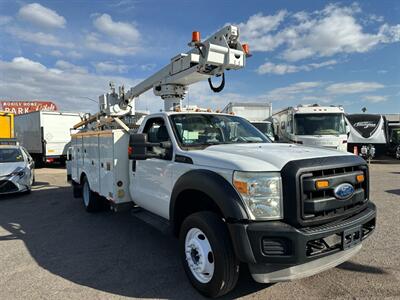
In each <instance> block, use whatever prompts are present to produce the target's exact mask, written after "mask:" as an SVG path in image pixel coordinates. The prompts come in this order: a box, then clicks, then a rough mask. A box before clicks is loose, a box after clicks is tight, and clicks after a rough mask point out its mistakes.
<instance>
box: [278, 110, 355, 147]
mask: <svg viewBox="0 0 400 300" xmlns="http://www.w3.org/2000/svg"><path fill="white" fill-rule="evenodd" d="M272 118H273V123H274V126H275V133H276V134H277V135H278V137H279V139H280V141H282V142H288V143H295V144H303V145H305V146H312V147H325V148H330V149H336V150H340V151H344V152H346V151H347V134H346V123H345V118H344V109H343V107H341V106H319V105H318V104H314V105H298V106H297V107H288V108H285V109H283V110H281V111H279V112H277V113H274V114H273V116H272Z"/></svg>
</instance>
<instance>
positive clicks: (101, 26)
mask: <svg viewBox="0 0 400 300" xmlns="http://www.w3.org/2000/svg"><path fill="white" fill-rule="evenodd" d="M93 25H94V27H95V28H96V29H97V30H98V31H99V32H102V33H104V34H106V35H108V36H110V37H112V38H120V39H121V41H129V42H130V43H135V42H137V41H138V40H139V38H140V33H139V30H137V28H136V27H135V26H134V25H132V24H129V23H125V22H114V21H113V20H112V18H111V16H110V15H108V14H102V15H101V16H99V17H97V18H95V19H94V21H93Z"/></svg>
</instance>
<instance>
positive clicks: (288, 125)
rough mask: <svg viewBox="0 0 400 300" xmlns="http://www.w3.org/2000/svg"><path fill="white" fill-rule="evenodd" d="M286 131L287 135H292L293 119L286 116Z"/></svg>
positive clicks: (290, 116)
mask: <svg viewBox="0 0 400 300" xmlns="http://www.w3.org/2000/svg"><path fill="white" fill-rule="evenodd" d="M286 131H287V132H288V133H293V118H292V115H289V116H288V123H287V127H286Z"/></svg>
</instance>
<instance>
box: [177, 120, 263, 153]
mask: <svg viewBox="0 0 400 300" xmlns="http://www.w3.org/2000/svg"><path fill="white" fill-rule="evenodd" d="M171 120H172V124H173V126H174V129H175V132H176V135H177V138H178V140H179V142H180V143H181V145H182V146H184V147H202V146H209V145H218V144H234V143H269V142H270V141H269V140H268V138H267V137H265V136H264V135H262V134H260V133H259V132H258V131H257V130H256V129H255V128H254V127H253V126H252V125H251V124H250V123H249V122H248V121H246V120H244V119H242V118H240V117H236V116H226V115H211V114H204V115H202V114H178V115H172V116H171Z"/></svg>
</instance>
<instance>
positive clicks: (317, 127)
mask: <svg viewBox="0 0 400 300" xmlns="http://www.w3.org/2000/svg"><path fill="white" fill-rule="evenodd" d="M294 120H295V134H297V135H339V134H346V124H345V121H344V117H343V114H296V115H294Z"/></svg>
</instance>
